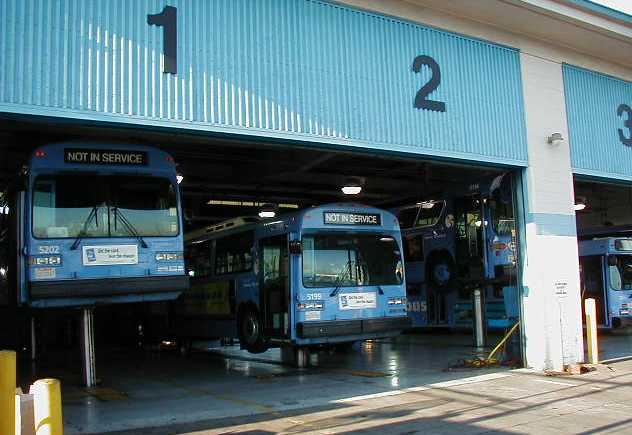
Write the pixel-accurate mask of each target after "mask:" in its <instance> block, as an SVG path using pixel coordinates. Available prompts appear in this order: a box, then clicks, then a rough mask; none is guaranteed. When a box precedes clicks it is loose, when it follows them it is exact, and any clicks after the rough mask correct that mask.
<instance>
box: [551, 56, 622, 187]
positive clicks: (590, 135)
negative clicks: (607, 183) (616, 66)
mask: <svg viewBox="0 0 632 435" xmlns="http://www.w3.org/2000/svg"><path fill="white" fill-rule="evenodd" d="M563 71H564V92H565V95H566V110H567V116H568V129H569V137H570V147H571V163H572V167H573V171H574V172H575V173H577V174H581V175H588V176H594V177H602V178H611V179H617V180H632V83H630V82H626V81H624V80H620V79H617V78H614V77H611V76H607V75H604V74H599V73H597V72H594V71H589V70H586V69H582V68H578V67H575V66H571V65H564V67H563ZM628 125H629V126H628Z"/></svg>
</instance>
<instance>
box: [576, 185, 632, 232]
mask: <svg viewBox="0 0 632 435" xmlns="http://www.w3.org/2000/svg"><path fill="white" fill-rule="evenodd" d="M575 201H576V203H577V202H581V203H584V204H585V205H586V208H585V209H584V210H581V211H577V212H576V215H577V228H578V232H579V233H580V234H582V233H583V232H586V231H589V232H590V231H593V230H600V229H601V230H604V231H610V230H611V229H613V228H614V229H621V230H623V229H625V227H629V228H632V184H615V183H603V182H596V181H589V180H583V179H581V178H579V179H576V180H575Z"/></svg>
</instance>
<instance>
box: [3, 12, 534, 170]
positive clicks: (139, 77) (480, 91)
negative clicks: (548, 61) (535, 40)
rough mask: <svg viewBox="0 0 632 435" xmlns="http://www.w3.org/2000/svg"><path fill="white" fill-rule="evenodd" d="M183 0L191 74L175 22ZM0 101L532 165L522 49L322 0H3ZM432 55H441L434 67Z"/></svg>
mask: <svg viewBox="0 0 632 435" xmlns="http://www.w3.org/2000/svg"><path fill="white" fill-rule="evenodd" d="M167 4H169V5H171V6H175V7H177V8H178V74H177V75H171V74H165V73H163V72H162V66H161V53H162V50H163V47H162V45H163V42H162V28H160V27H158V26H150V25H148V24H147V14H155V13H159V12H161V11H162V9H163V7H164V6H165V5H167ZM0 53H2V56H0V111H2V112H12V113H24V114H41V115H52V116H59V117H72V118H80V119H88V120H98V121H112V122H118V123H121V122H123V123H136V124H143V125H150V126H152V125H155V126H163V127H175V128H185V129H197V130H206V131H210V132H220V133H239V134H252V135H259V136H267V137H278V138H284V139H299V140H305V141H312V142H319V143H331V144H335V145H341V146H347V147H364V148H371V149H377V150H384V151H389V152H405V153H415V154H422V155H432V156H439V157H455V158H461V159H466V160H472V161H482V162H495V163H505V164H512V165H526V163H527V146H526V133H525V125H524V108H523V106H524V105H523V99H522V85H521V77H520V65H519V56H518V52H517V51H515V50H512V49H509V48H506V47H501V46H498V45H494V44H491V43H487V42H484V41H480V40H475V39H470V38H466V37H463V36H460V35H456V34H452V33H448V32H443V31H438V30H435V29H431V28H428V27H423V26H420V25H416V24H413V23H409V22H404V21H400V20H397V19H393V18H390V17H386V16H380V15H375V14H370V13H366V12H364V11H360V10H356V9H352V8H347V7H342V6H340V5H337V4H333V3H327V2H323V1H317V0H214V1H205V0H188V1H184V0H171V1H169V2H167V1H157V0H134V1H128V0H109V1H108V0H90V1H85V0H56V1H53V0H39V1H36V0H3V1H1V2H0ZM418 55H427V56H431V57H432V58H434V59H435V60H436V61H437V63H438V64H439V66H440V69H441V84H440V85H439V87H438V88H437V89H436V90H435V91H434V92H433V93H431V94H430V95H429V97H428V98H430V99H433V100H439V101H442V102H445V104H446V111H445V112H434V111H429V110H420V109H416V108H414V107H413V102H414V99H415V95H416V93H417V91H418V90H419V89H420V88H421V87H422V86H423V85H424V83H426V82H428V80H429V79H430V76H431V73H430V69H429V68H428V67H426V66H424V67H422V69H421V71H420V72H419V73H414V72H413V70H412V65H413V60H414V59H415V57H416V56H418Z"/></svg>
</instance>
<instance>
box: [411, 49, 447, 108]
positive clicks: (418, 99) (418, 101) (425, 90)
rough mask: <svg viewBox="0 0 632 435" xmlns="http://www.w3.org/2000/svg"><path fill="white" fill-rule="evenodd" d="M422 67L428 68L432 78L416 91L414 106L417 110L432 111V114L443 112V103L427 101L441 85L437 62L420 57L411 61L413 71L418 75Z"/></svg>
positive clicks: (427, 57) (439, 69)
mask: <svg viewBox="0 0 632 435" xmlns="http://www.w3.org/2000/svg"><path fill="white" fill-rule="evenodd" d="M423 65H426V66H427V67H428V68H430V72H431V73H432V77H430V80H429V81H428V83H426V84H425V85H423V87H422V88H421V89H419V91H417V95H416V96H415V104H414V106H415V108H417V109H426V110H432V111H433V112H445V103H444V102H442V101H434V100H429V99H427V97H428V95H430V94H431V93H432V92H434V90H435V89H437V88H438V87H439V85H440V84H441V68H440V67H439V64H438V63H437V61H436V60H434V59H433V58H431V57H430V56H425V55H420V56H417V57H416V58H415V60H414V61H413V71H414V72H416V73H418V72H419V71H421V67H422V66H423Z"/></svg>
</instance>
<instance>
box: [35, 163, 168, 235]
mask: <svg viewBox="0 0 632 435" xmlns="http://www.w3.org/2000/svg"><path fill="white" fill-rule="evenodd" d="M178 222H179V220H178V211H177V199H176V189H175V187H174V185H173V184H172V183H171V181H170V180H169V179H167V178H159V177H149V176H123V175H103V176H102V175H94V174H57V175H42V176H39V177H37V179H36V180H35V184H34V188H33V236H34V237H36V238H42V239H50V238H75V237H78V236H81V237H130V236H134V235H135V234H133V233H134V232H136V233H137V234H136V235H138V236H153V237H156V236H176V235H178V231H179V225H178Z"/></svg>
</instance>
